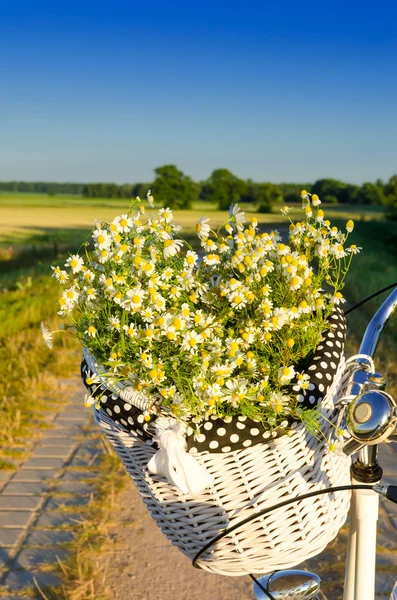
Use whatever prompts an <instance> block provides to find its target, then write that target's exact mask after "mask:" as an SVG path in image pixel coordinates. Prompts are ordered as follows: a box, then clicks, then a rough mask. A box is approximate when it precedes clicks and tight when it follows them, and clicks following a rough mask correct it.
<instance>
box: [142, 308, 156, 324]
mask: <svg viewBox="0 0 397 600" xmlns="http://www.w3.org/2000/svg"><path fill="white" fill-rule="evenodd" d="M141 317H142V319H143V320H144V321H145V323H151V322H152V321H153V319H154V312H153V311H152V309H151V308H150V307H149V306H148V307H147V308H145V309H144V310H143V311H142V312H141Z"/></svg>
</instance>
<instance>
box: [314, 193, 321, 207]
mask: <svg viewBox="0 0 397 600" xmlns="http://www.w3.org/2000/svg"><path fill="white" fill-rule="evenodd" d="M312 204H313V206H320V204H321V200H320V198H319V197H318V196H317V194H313V196H312Z"/></svg>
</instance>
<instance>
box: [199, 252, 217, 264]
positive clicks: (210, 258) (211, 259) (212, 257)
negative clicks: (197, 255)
mask: <svg viewBox="0 0 397 600" xmlns="http://www.w3.org/2000/svg"><path fill="white" fill-rule="evenodd" d="M220 260H221V257H220V256H219V254H207V255H206V256H204V258H203V263H205V264H206V265H217V264H219V263H220Z"/></svg>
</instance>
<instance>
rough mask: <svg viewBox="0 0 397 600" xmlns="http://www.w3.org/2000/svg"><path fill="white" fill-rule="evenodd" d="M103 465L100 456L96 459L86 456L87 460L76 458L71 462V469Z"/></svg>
mask: <svg viewBox="0 0 397 600" xmlns="http://www.w3.org/2000/svg"><path fill="white" fill-rule="evenodd" d="M100 463H101V457H100V456H99V455H98V456H96V457H95V455H94V456H93V457H90V456H86V457H85V458H79V457H78V456H74V457H73V458H72V460H71V461H69V463H68V466H69V467H87V466H90V467H97V466H98V465H100Z"/></svg>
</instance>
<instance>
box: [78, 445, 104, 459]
mask: <svg viewBox="0 0 397 600" xmlns="http://www.w3.org/2000/svg"><path fill="white" fill-rule="evenodd" d="M101 454H103V451H102V448H101V447H100V446H99V445H97V446H94V447H91V448H90V447H88V446H80V448H79V449H78V450H77V452H76V453H75V455H74V457H76V458H82V457H91V458H92V457H94V456H100V455H101Z"/></svg>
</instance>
